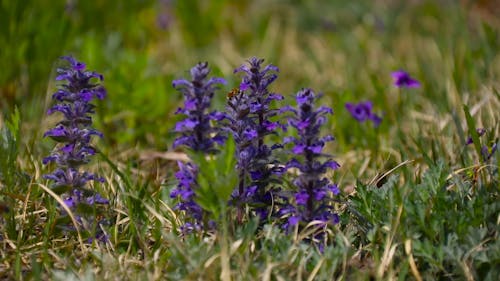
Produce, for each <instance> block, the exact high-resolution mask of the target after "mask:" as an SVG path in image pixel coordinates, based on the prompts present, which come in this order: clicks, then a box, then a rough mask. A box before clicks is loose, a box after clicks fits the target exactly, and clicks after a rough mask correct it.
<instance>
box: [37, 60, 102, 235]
mask: <svg viewBox="0 0 500 281" xmlns="http://www.w3.org/2000/svg"><path fill="white" fill-rule="evenodd" d="M62 59H63V60H66V61H67V62H68V63H69V66H68V67H66V68H59V69H57V73H58V75H57V77H56V80H57V81H62V83H61V84H60V85H59V87H58V90H57V91H56V92H55V93H54V94H53V95H52V99H53V100H54V101H55V102H56V104H55V105H53V106H52V107H51V108H50V109H49V110H48V111H47V114H55V113H57V112H58V113H60V114H62V116H63V119H62V120H61V121H59V123H57V125H56V126H55V127H54V128H52V129H49V130H48V131H47V132H45V134H44V135H43V136H44V137H50V138H51V139H53V140H54V141H56V142H58V143H59V145H58V146H57V147H56V149H54V151H53V152H52V154H51V155H49V156H47V157H45V158H44V159H43V161H42V162H43V164H44V165H47V164H49V163H55V164H56V166H57V168H56V169H55V170H54V171H53V172H52V173H51V174H46V175H44V178H45V179H48V180H50V181H52V184H51V187H52V188H53V189H54V190H55V191H56V192H61V193H64V192H66V191H68V192H66V194H63V195H62V196H63V198H65V199H64V203H65V205H66V206H67V207H69V208H70V209H72V211H73V212H74V213H75V214H76V215H77V218H78V221H79V222H80V223H81V226H82V228H83V229H85V230H87V231H89V232H90V231H92V232H93V231H94V230H95V229H98V230H97V233H94V235H95V237H98V236H102V235H104V234H103V233H101V232H100V229H101V227H100V226H98V225H100V224H101V221H96V220H95V218H94V217H93V215H89V214H88V213H85V214H79V209H78V208H77V207H78V206H79V205H82V204H85V205H89V206H90V207H93V208H96V205H106V204H108V203H109V202H108V200H107V199H105V198H103V197H102V196H101V195H100V194H99V193H98V192H95V191H92V190H89V189H88V188H87V183H88V182H89V181H94V182H96V181H97V182H104V179H102V178H100V177H98V176H96V175H94V174H92V173H88V172H85V171H81V170H80V167H82V166H83V165H84V164H87V163H89V162H90V158H91V156H92V155H95V154H96V149H95V148H94V147H93V146H92V144H91V140H92V136H93V135H96V136H99V137H102V133H101V132H99V131H97V130H95V129H93V128H92V117H91V115H92V114H93V113H94V107H95V106H94V105H93V104H92V103H91V102H92V100H93V99H95V98H98V99H103V98H104V96H105V94H106V90H105V89H104V87H103V86H101V85H100V84H99V83H98V82H97V83H95V82H94V81H92V80H95V79H93V78H97V80H98V81H102V80H103V77H102V75H101V74H98V73H96V72H91V71H87V70H85V68H86V65H85V64H84V63H82V62H79V61H77V60H76V59H74V58H73V57H70V56H66V57H62ZM83 218H85V221H87V223H86V224H83Z"/></svg>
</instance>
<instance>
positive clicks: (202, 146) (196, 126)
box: [170, 62, 226, 233]
mask: <svg viewBox="0 0 500 281" xmlns="http://www.w3.org/2000/svg"><path fill="white" fill-rule="evenodd" d="M190 74H191V81H188V80H186V79H179V80H174V81H173V83H172V85H173V87H174V88H175V89H177V90H178V91H179V92H181V93H182V94H183V97H184V107H181V108H179V109H177V112H176V114H183V115H185V119H184V120H181V121H179V122H177V124H176V125H175V131H176V132H177V133H179V134H180V136H179V137H178V138H176V139H175V141H174V144H173V146H174V148H175V147H177V146H181V145H183V146H186V147H187V148H189V149H191V150H193V151H196V152H202V153H206V154H213V153H216V152H217V149H216V148H215V145H216V144H222V143H223V142H224V141H225V137H224V136H223V135H222V134H221V131H220V130H219V129H218V128H217V127H214V126H212V122H213V121H220V120H221V119H223V117H224V115H223V114H222V113H220V112H217V111H212V112H209V109H210V105H211V102H212V98H213V96H214V93H215V91H216V90H217V89H218V87H219V85H221V84H225V83H226V81H225V80H224V79H222V78H216V77H214V78H208V75H209V74H210V68H209V67H208V63H206V62H203V63H198V64H197V65H195V66H194V67H193V68H191V71H190ZM178 166H179V171H178V172H177V173H176V174H175V177H176V178H177V180H178V185H177V187H176V188H174V189H173V190H172V191H171V193H170V197H172V198H178V199H179V203H178V204H177V205H176V206H175V208H176V209H177V210H180V211H184V212H185V214H186V215H187V216H189V217H190V218H192V219H193V222H187V223H186V225H185V226H181V231H183V232H184V233H186V232H191V231H194V230H203V229H208V228H210V227H211V226H213V224H211V223H210V222H209V223H208V224H207V225H204V224H203V220H204V216H205V215H206V214H205V213H204V211H203V209H202V208H201V207H200V206H199V205H198V204H197V203H196V202H195V198H196V194H195V189H196V188H197V186H198V184H197V183H196V177H197V174H198V167H196V166H195V165H194V164H191V163H187V164H184V163H182V162H178Z"/></svg>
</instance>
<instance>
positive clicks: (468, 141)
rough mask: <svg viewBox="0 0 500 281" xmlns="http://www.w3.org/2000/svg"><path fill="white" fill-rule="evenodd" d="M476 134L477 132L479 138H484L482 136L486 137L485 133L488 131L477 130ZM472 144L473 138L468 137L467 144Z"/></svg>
mask: <svg viewBox="0 0 500 281" xmlns="http://www.w3.org/2000/svg"><path fill="white" fill-rule="evenodd" d="M476 132H477V135H478V136H482V135H484V133H486V129H484V128H477V129H476ZM472 143H473V141H472V136H468V137H467V142H466V143H465V144H466V145H469V144H472Z"/></svg>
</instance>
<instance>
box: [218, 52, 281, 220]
mask: <svg viewBox="0 0 500 281" xmlns="http://www.w3.org/2000/svg"><path fill="white" fill-rule="evenodd" d="M247 62H248V63H247V64H243V65H241V66H240V67H238V68H236V69H235V70H234V73H243V74H244V75H243V78H242V81H241V84H240V87H239V89H235V90H233V92H231V93H230V95H229V96H228V101H227V106H226V119H227V120H228V121H229V122H228V124H227V130H228V131H229V132H230V133H231V134H232V135H233V137H234V140H235V142H236V154H237V159H238V162H237V169H238V173H239V177H240V182H239V186H238V189H237V190H235V193H234V194H233V196H234V197H235V200H236V201H237V202H238V204H239V203H242V202H245V203H250V204H253V205H254V206H260V207H256V208H254V211H255V212H256V213H257V214H258V215H259V216H260V217H261V218H263V217H266V216H267V215H268V212H269V210H268V207H269V206H271V202H272V191H271V189H270V188H269V184H270V182H271V181H272V178H273V176H274V175H277V174H282V173H283V171H284V169H283V168H282V167H279V163H278V161H277V160H276V159H273V157H272V152H273V150H275V149H277V148H280V147H282V145H281V144H273V145H271V146H268V145H267V144H266V143H265V136H267V135H270V134H277V132H276V131H277V130H278V129H279V128H283V126H282V125H281V124H280V123H279V122H278V121H275V120H273V118H275V117H276V115H277V114H278V113H279V110H278V109H275V108H272V102H273V101H275V100H282V99H283V96H282V95H279V94H276V93H272V92H270V91H269V89H268V88H269V85H270V84H271V83H273V82H274V81H275V80H276V78H277V77H278V75H277V73H278V72H279V69H278V68H277V67H276V66H274V65H272V64H269V65H266V66H263V65H262V64H263V62H264V60H263V59H258V58H256V57H252V58H250V59H249V60H248V61H247ZM248 177H249V179H248V183H247V182H246V179H247V178H248Z"/></svg>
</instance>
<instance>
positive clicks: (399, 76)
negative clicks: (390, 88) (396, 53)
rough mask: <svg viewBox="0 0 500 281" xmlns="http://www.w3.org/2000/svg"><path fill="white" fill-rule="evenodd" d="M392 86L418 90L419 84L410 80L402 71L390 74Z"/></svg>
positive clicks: (408, 75)
mask: <svg viewBox="0 0 500 281" xmlns="http://www.w3.org/2000/svg"><path fill="white" fill-rule="evenodd" d="M391 76H392V78H393V79H394V85H395V86H396V87H398V88H419V87H420V82H418V81H417V80H416V79H414V78H412V77H411V76H410V74H408V72H406V71H403V70H398V71H395V72H393V73H392V74H391Z"/></svg>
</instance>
